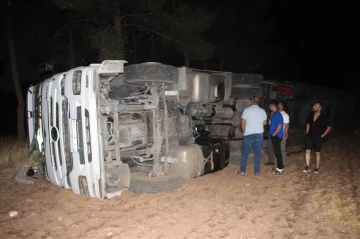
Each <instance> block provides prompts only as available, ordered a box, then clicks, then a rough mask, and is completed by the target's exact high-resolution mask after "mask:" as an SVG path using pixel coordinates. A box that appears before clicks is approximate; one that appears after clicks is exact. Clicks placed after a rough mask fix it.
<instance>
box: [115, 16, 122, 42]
mask: <svg viewBox="0 0 360 239" xmlns="http://www.w3.org/2000/svg"><path fill="white" fill-rule="evenodd" d="M114 27H115V30H116V32H117V33H118V34H119V36H120V37H121V15H120V10H118V11H116V16H115V20H114Z"/></svg>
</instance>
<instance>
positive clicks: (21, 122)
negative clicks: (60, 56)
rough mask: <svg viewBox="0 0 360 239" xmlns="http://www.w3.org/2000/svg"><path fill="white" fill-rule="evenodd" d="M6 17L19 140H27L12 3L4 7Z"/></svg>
mask: <svg viewBox="0 0 360 239" xmlns="http://www.w3.org/2000/svg"><path fill="white" fill-rule="evenodd" d="M3 10H4V16H5V21H6V30H7V34H6V35H7V41H8V50H9V58H10V67H11V74H12V81H13V85H14V90H15V93H16V98H17V103H18V106H17V136H18V139H19V140H25V118H24V115H25V100H24V96H23V93H22V90H21V84H20V77H19V71H18V64H17V57H16V47H15V41H14V36H13V27H12V21H11V14H10V2H9V3H7V4H5V7H3Z"/></svg>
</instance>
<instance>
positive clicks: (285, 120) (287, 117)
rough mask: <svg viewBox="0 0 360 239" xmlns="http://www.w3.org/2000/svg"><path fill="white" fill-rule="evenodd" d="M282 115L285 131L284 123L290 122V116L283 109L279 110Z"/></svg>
mask: <svg viewBox="0 0 360 239" xmlns="http://www.w3.org/2000/svg"><path fill="white" fill-rule="evenodd" d="M280 113H281V115H282V117H283V120H284V129H283V130H284V132H285V124H288V123H290V116H289V115H288V114H287V113H286V112H285V111H280Z"/></svg>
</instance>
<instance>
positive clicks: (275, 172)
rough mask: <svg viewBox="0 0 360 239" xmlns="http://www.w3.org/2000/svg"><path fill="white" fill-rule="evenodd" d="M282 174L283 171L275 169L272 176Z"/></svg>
mask: <svg viewBox="0 0 360 239" xmlns="http://www.w3.org/2000/svg"><path fill="white" fill-rule="evenodd" d="M283 172H284V170H283V169H279V168H276V169H275V171H274V174H283Z"/></svg>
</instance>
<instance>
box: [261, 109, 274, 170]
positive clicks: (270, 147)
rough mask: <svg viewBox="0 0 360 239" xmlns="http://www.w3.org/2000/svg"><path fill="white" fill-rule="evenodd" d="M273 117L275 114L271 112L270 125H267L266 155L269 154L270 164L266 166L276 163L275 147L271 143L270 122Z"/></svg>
mask: <svg viewBox="0 0 360 239" xmlns="http://www.w3.org/2000/svg"><path fill="white" fill-rule="evenodd" d="M272 115H273V112H271V111H270V115H269V122H268V125H267V128H268V130H267V134H268V139H267V140H266V153H267V159H268V162H266V163H264V165H266V166H269V165H274V164H275V163H274V162H275V154H274V147H273V145H272V142H271V135H270V134H269V127H270V122H271V118H272Z"/></svg>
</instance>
